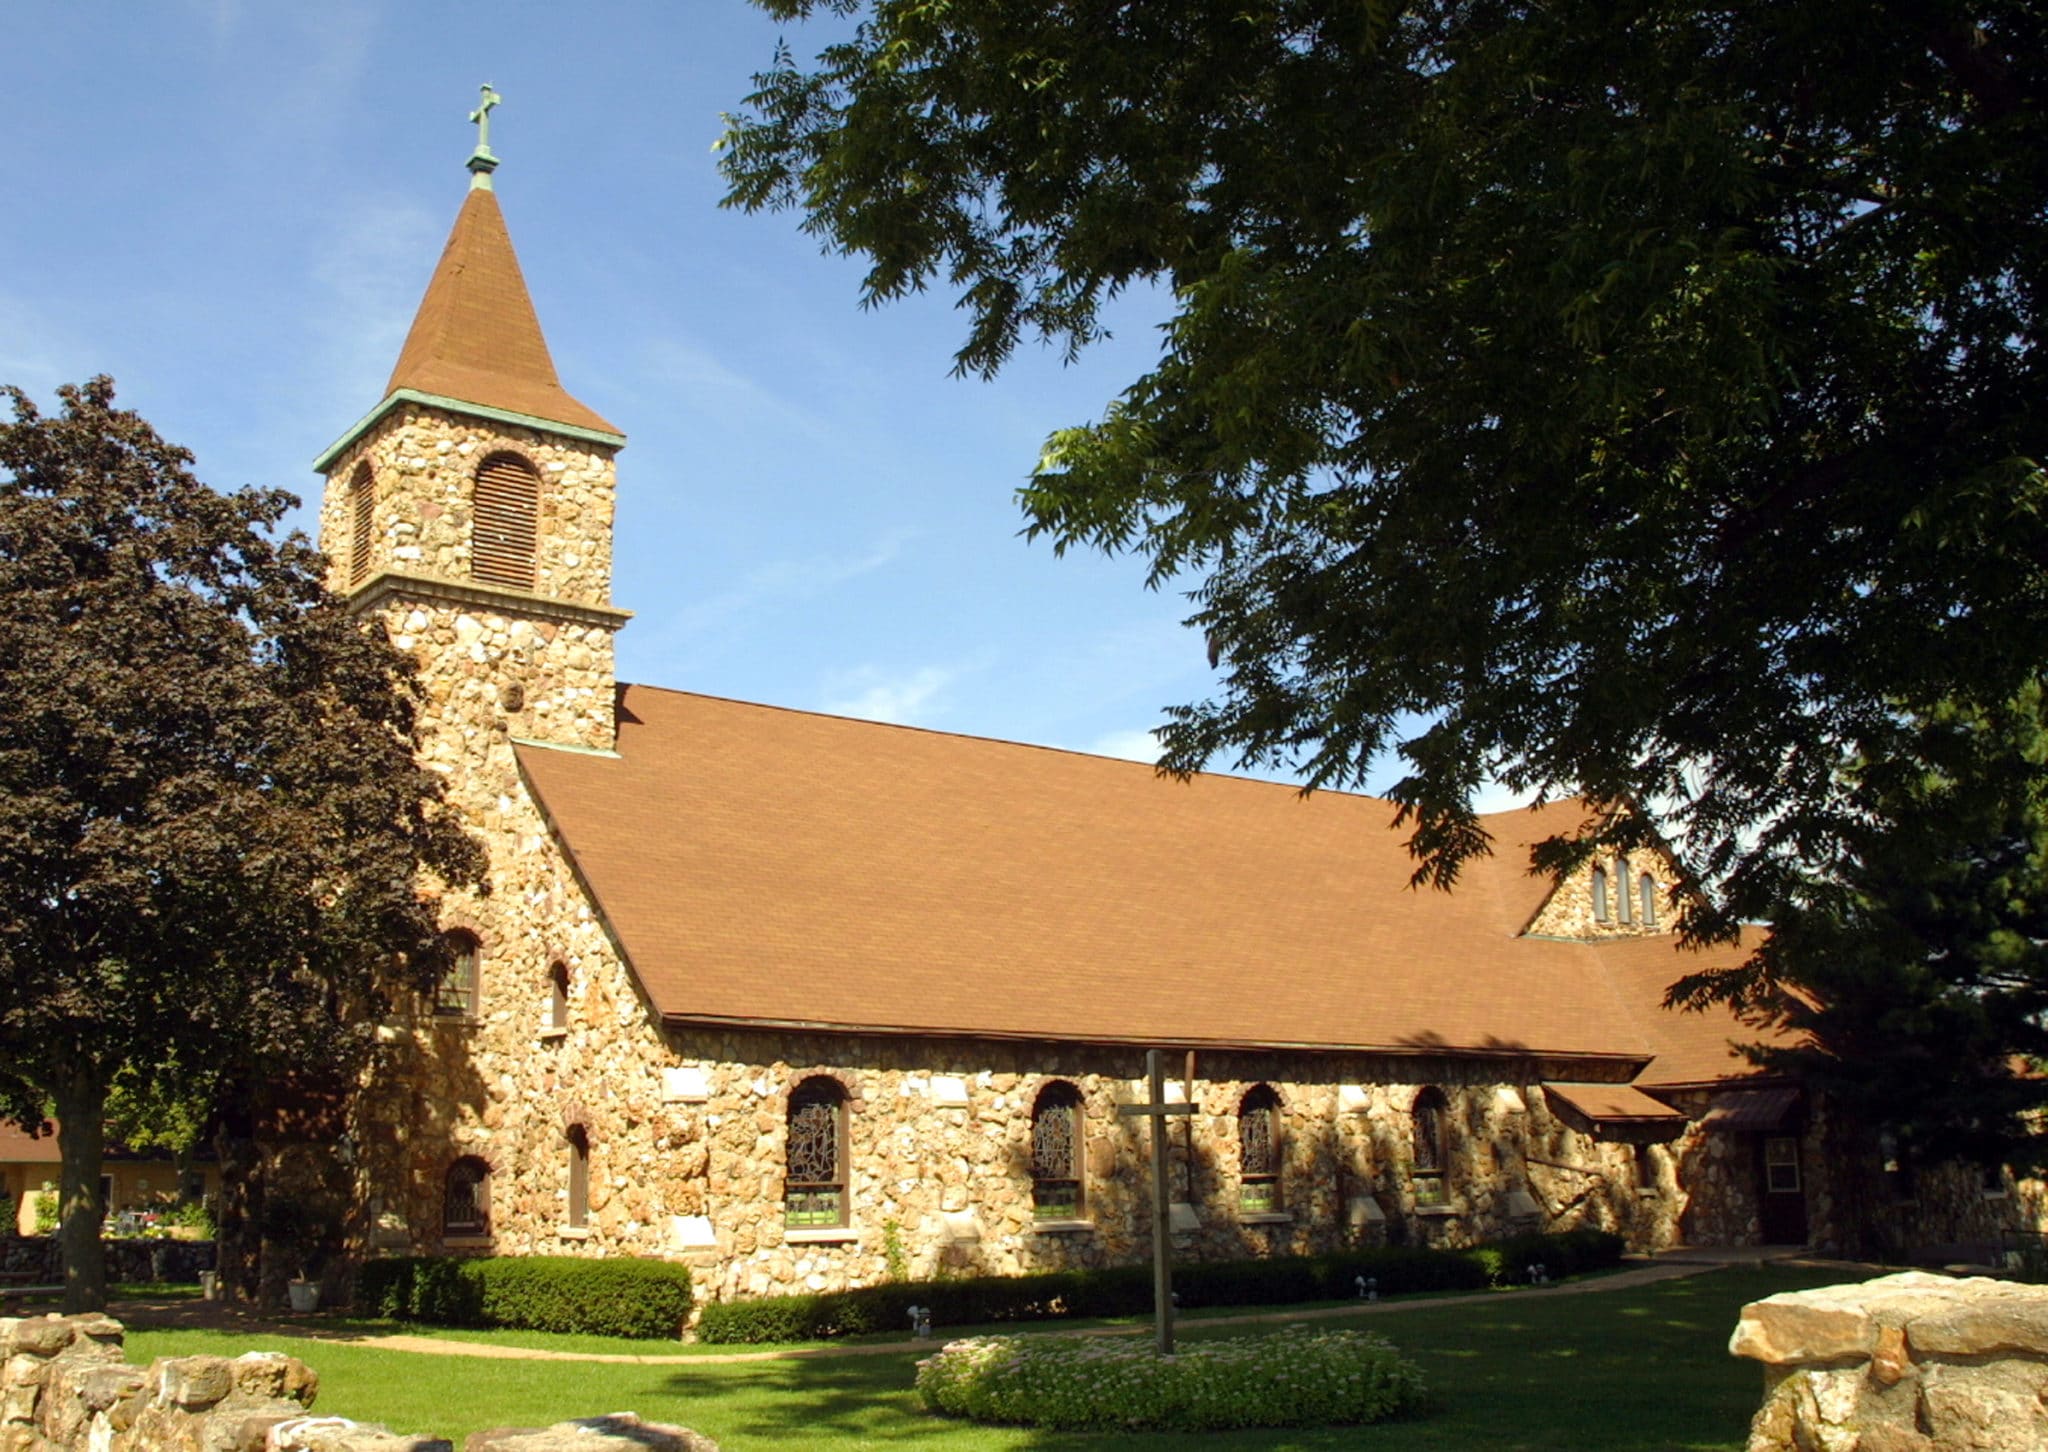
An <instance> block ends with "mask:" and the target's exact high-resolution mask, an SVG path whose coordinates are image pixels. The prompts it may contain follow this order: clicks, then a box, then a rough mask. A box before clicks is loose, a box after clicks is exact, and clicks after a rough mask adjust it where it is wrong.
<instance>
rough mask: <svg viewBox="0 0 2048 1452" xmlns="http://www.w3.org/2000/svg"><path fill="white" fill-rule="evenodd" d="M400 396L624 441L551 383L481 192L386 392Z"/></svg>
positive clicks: (544, 350) (490, 202)
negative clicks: (514, 416) (430, 398)
mask: <svg viewBox="0 0 2048 1452" xmlns="http://www.w3.org/2000/svg"><path fill="white" fill-rule="evenodd" d="M404 389H410V390H412V391H413V392H415V393H423V394H430V395H434V396H437V397H441V398H448V399H454V400H458V401H460V402H463V403H471V404H478V405H480V406H482V407H484V408H489V409H498V410H502V411H504V412H506V413H513V414H524V415H526V416H528V417H530V418H534V419H540V420H545V421H546V422H549V423H557V424H568V425H569V426H571V427H572V428H578V429H590V430H594V431H596V432H599V433H605V434H616V433H618V430H617V429H616V428H614V427H613V426H612V425H611V424H609V423H607V422H606V421H605V419H604V418H603V417H602V416H601V415H599V414H598V413H597V412H596V411H595V410H593V409H590V408H586V407H585V406H584V405H583V404H581V403H578V402H577V401H576V400H575V399H573V398H571V397H570V396H569V393H568V390H567V389H565V388H563V387H562V383H561V380H560V379H559V378H557V377H556V376H555V363H554V359H553V358H552V357H550V356H549V354H548V344H547V339H546V338H544V337H543V336H542V335H541V330H540V319H539V318H538V317H537V316H536V315H535V314H534V311H533V299H532V298H531V297H529V296H528V295H527V291H526V279H525V277H524V276H522V275H521V273H520V271H519V258H518V256H517V254H515V253H514V252H513V250H512V238H511V234H510V233H508V232H507V231H506V230H505V216H504V213H503V212H501V211H500V210H499V209H498V197H497V193H496V192H494V191H490V190H487V189H485V188H482V187H476V188H472V189H471V190H470V192H469V194H468V196H467V197H466V198H465V200H464V201H463V203H462V210H461V211H460V212H458V213H457V214H456V217H455V226H454V228H453V229H452V230H451V231H450V232H449V233H448V245H447V246H446V247H444V248H442V250H441V260H440V262H439V263H437V264H436V265H435V267H434V276H433V280H432V281H430V282H429V283H428V284H427V292H426V296H425V297H423V298H421V299H420V308H419V312H418V313H417V314H416V315H415V316H414V318H413V321H412V331H411V332H410V333H408V334H407V335H406V339H405V347H404V348H403V349H401V350H400V352H399V355H398V366H397V367H395V368H393V369H392V370H391V381H390V383H388V384H386V385H385V389H384V391H385V393H386V395H390V394H394V393H397V392H399V391H401V390H404Z"/></svg>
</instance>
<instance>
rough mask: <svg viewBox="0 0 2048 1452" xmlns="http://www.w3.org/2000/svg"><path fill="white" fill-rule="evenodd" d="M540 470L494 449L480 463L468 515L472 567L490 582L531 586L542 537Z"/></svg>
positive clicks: (474, 573)
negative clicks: (540, 531)
mask: <svg viewBox="0 0 2048 1452" xmlns="http://www.w3.org/2000/svg"><path fill="white" fill-rule="evenodd" d="M539 519H540V475H538V474H536V473H534V471H533V465H531V464H529V463H527V462H526V460H524V459H522V458H520V457H519V456H518V455H517V454H493V455H491V456H490V457H489V458H488V459H485V460H484V461H483V463H482V464H480V465H479V466H478V467H477V471H476V500H475V508H474V511H473V513H472V515H471V519H470V533H469V573H470V577H471V578H472V579H476V580H482V581H483V582H484V583H485V584H489V585H509V586H511V587H512V588H513V589H515V590H531V589H532V588H533V554H534V547H535V543H536V541H537V540H538V538H539Z"/></svg>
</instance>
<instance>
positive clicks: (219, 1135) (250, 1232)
mask: <svg viewBox="0 0 2048 1452" xmlns="http://www.w3.org/2000/svg"><path fill="white" fill-rule="evenodd" d="M224 1097H225V1098H226V1099H227V1100H228V1101H229V1102H228V1103H226V1104H224V1105H223V1108H222V1111H221V1115H220V1118H219V1121H218V1122H217V1124H216V1126H215V1129H214V1137H213V1144H214V1153H215V1155H216V1156H217V1158H218V1159H219V1161H220V1207H219V1212H218V1214H216V1215H215V1217H214V1257H215V1260H214V1263H215V1267H216V1269H217V1270H218V1271H219V1272H220V1286H221V1294H222V1295H223V1296H224V1297H226V1298H227V1299H229V1300H244V1301H248V1300H254V1299H255V1298H256V1286H257V1260H258V1258H257V1239H256V1218H255V1217H256V1215H257V1214H258V1213H260V1211H261V1209H262V1202H263V1193H262V1186H261V1183H260V1168H259V1161H258V1157H257V1152H256V1130H255V1125H254V1123H253V1122H252V1120H251V1117H250V1115H249V1111H248V1108H247V1105H246V1103H245V1096H244V1095H243V1093H242V1092H241V1091H240V1090H239V1089H236V1090H232V1091H231V1092H230V1093H229V1094H228V1095H226V1096H224Z"/></svg>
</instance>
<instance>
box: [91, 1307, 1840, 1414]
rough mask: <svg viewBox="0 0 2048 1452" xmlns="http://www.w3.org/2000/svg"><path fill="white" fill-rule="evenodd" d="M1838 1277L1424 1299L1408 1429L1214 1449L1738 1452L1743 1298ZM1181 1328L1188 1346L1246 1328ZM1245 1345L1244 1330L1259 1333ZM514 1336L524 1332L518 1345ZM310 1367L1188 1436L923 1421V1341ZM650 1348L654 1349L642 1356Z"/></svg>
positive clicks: (369, 1376) (418, 1403) (666, 1401)
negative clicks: (844, 1348) (1423, 1395)
mask: <svg viewBox="0 0 2048 1452" xmlns="http://www.w3.org/2000/svg"><path fill="white" fill-rule="evenodd" d="M1840 1279H1843V1275H1842V1273H1840V1272H1839V1271H1827V1270H1816V1269H1801V1268H1771V1269H1754V1270H1752V1269H1741V1270H1722V1271H1716V1272H1712V1273H1709V1274H1705V1275H1700V1276H1694V1277H1692V1278H1690V1279H1686V1280H1678V1281H1666V1282H1663V1283H1661V1284H1658V1285H1653V1286H1647V1287H1643V1288H1640V1289H1637V1290H1621V1291H1607V1292H1600V1293H1596V1294H1591V1295H1576V1296H1541V1295H1515V1296H1502V1297H1498V1298H1489V1299H1487V1300H1485V1301H1482V1302H1478V1303H1473V1304H1468V1305H1458V1306H1430V1307H1418V1308H1416V1309H1413V1310H1403V1311H1399V1312H1395V1313H1392V1314H1385V1315H1366V1316H1361V1317H1360V1318H1358V1321H1357V1322H1348V1321H1347V1323H1348V1324H1365V1325H1369V1326H1371V1327H1372V1329H1374V1330H1376V1331H1379V1332H1381V1333H1383V1334H1385V1335H1387V1336H1388V1337H1390V1338H1392V1340H1393V1341H1394V1342H1395V1344H1396V1345H1398V1346H1399V1347H1400V1348H1401V1349H1402V1351H1404V1352H1405V1353H1406V1354H1407V1355H1409V1356H1410V1357H1412V1358H1414V1360H1416V1361H1417V1362H1418V1363H1420V1365H1421V1366H1422V1367H1423V1369H1424V1371H1425V1372H1426V1373H1427V1374H1428V1376H1429V1379H1430V1385H1431V1389H1432V1392H1433V1394H1434V1397H1435V1401H1436V1405H1435V1407H1434V1408H1433V1409H1432V1411H1431V1412H1430V1413H1429V1415H1427V1416H1426V1417H1423V1418H1421V1419H1419V1420H1414V1421H1406V1422H1401V1423H1394V1424H1387V1425H1382V1426H1376V1427H1348V1428H1333V1429H1330V1430H1326V1431H1315V1432H1293V1433H1287V1432H1246V1433H1240V1434H1232V1435H1212V1436H1206V1437H1204V1438H1202V1439H1201V1445H1202V1446H1203V1448H1204V1449H1205V1452H1206V1449H1209V1448H1240V1449H1252V1448H1260V1449H1273V1452H1282V1449H1310V1448H1366V1449H1374V1448H1378V1449H1385V1452H1409V1449H1417V1452H1429V1449H1441V1452H1506V1449H1556V1452H1597V1449H1610V1452H1679V1449H1685V1452H1706V1449H1715V1452H1721V1449H1727V1452H1736V1449H1739V1448H1740V1447H1741V1445H1742V1442H1743V1439H1744V1436H1745V1435H1746V1432H1747V1428H1748V1422H1749V1416H1750V1413H1751V1412H1753V1411H1754V1410H1755V1408H1756V1403H1757V1400H1758V1397H1759V1395H1760V1393H1761V1377H1760V1376H1759V1373H1758V1368H1757V1367H1756V1365H1755V1364H1754V1363H1751V1362H1746V1361H1736V1360H1735V1359H1733V1358H1731V1357H1730V1356H1729V1355H1728V1352H1727V1342H1728V1334H1729V1332H1730V1331H1732V1330H1733V1329H1734V1326H1735V1318H1736V1315H1737V1313H1738V1312H1739V1311H1740V1309H1741V1307H1742V1305H1743V1303H1744V1302H1747V1301H1752V1300H1756V1299H1758V1298H1760V1297H1762V1296H1767V1295H1770V1294H1772V1293H1773V1292H1776V1291H1784V1290H1793V1289H1797V1288H1800V1287H1805V1286H1810V1285H1820V1284H1825V1283H1827V1282H1830V1281H1834V1280H1840ZM1247 1329H1248V1328H1242V1327H1236V1328H1224V1327H1217V1328H1210V1329H1201V1328H1198V1327H1189V1328H1188V1329H1187V1332H1186V1334H1187V1335H1188V1336H1189V1337H1194V1336H1221V1335H1241V1334H1247ZM1254 1334H1255V1333H1254ZM522 1339H526V1338H522ZM270 1344H271V1345H272V1346H275V1347H276V1348H277V1349H282V1350H288V1351H290V1352H292V1353H293V1354H294V1355H298V1356H301V1357H303V1358H304V1359H305V1360H307V1361H309V1362H310V1363H311V1364H312V1365H313V1367H314V1368H315V1369H316V1370H317V1371H318V1372H319V1373H320V1380H321V1393H320V1400H319V1404H318V1405H319V1409H320V1410H321V1411H324V1412H327V1413H329V1414H331V1415H343V1416H351V1417H356V1418H358V1419H361V1420H365V1421H376V1422H384V1423H387V1424H388V1425H390V1426H392V1427H393V1428H396V1429H398V1430H401V1431H406V1432H430V1433H434V1434H437V1435H440V1436H444V1437H450V1438H452V1439H454V1441H455V1443H456V1445H457V1446H460V1445H461V1442H462V1439H463V1437H465V1436H466V1435H467V1434H468V1433H470V1432H472V1431H475V1430H477V1429H479V1428H482V1427H488V1426H502V1425H508V1424H509V1425H517V1426H540V1425H544V1424H546V1423H549V1422H555V1421H561V1420H563V1419H566V1418H569V1417H575V1416H589V1415H592V1414H595V1413H599V1412H607V1411H618V1410H623V1409H630V1410H633V1411H636V1412H639V1413H640V1414H641V1415H642V1416H644V1417H647V1418H650V1419H653V1420H657V1421H671V1422H681V1423H683V1424H685V1425H687V1426H691V1427H695V1428H696V1429H697V1430H699V1431H701V1432H704V1433H707V1434H708V1435H710V1436H712V1437H715V1438H717V1439H718V1441H719V1443H720V1444H721V1445H722V1446H724V1447H725V1448H727V1449H728V1452H753V1449H772V1448H786V1449H791V1452H795V1449H804V1448H817V1447H835V1448H837V1447H844V1448H855V1447H866V1448H919V1449H923V1448H934V1449H941V1452H944V1449H969V1448H974V1449H988V1452H997V1449H1003V1452H1026V1449H1029V1452H1040V1449H1043V1452H1068V1449H1074V1452H1079V1449H1100V1452H1108V1449H1111V1448H1117V1449H1122V1448H1131V1449H1135V1452H1146V1449H1158V1452H1165V1449H1168V1448H1174V1449H1179V1448H1181V1447H1182V1446H1184V1444H1185V1442H1186V1440H1187V1439H1186V1438H1185V1437H1180V1436H1166V1435H1161V1436H1129V1435H1119V1436H1114V1437H1109V1436H1075V1435H1064V1434H1060V1435H1055V1434H1051V1433H1043V1432H1035V1431H1031V1430H1027V1429H1019V1428H991V1427H979V1426H973V1425H969V1424H961V1423H954V1422H947V1421H944V1420H942V1419H938V1418H933V1417H929V1416H926V1415H925V1414H924V1413H923V1412H921V1411H920V1410H919V1409H918V1406H917V1401H916V1398H915V1396H914V1395H913V1394H912V1392H911V1390H910V1380H911V1371H912V1363H913V1362H914V1361H915V1360H916V1358H917V1356H918V1355H920V1354H922V1352H923V1351H924V1350H926V1349H928V1348H926V1347H920V1348H917V1349H911V1348H906V1349H904V1350H903V1351H901V1352H892V1353H885V1354H878V1355H867V1356H848V1357H830V1358H818V1359H811V1360H793V1361H774V1362H763V1363H753V1364H748V1365H717V1364H701V1365H681V1366H674V1365H671V1366H649V1365H638V1366H634V1365H608V1364H600V1363H574V1362H548V1361H527V1360H521V1361H511V1360H503V1361H500V1360H485V1359H478V1358H471V1357H438V1356H419V1355H412V1354H408V1353H403V1352H396V1351H383V1350H378V1349H376V1348H374V1347H369V1346H343V1345H331V1344H311V1343H308V1342H305V1341H301V1340H293V1341H289V1342H272V1343H270ZM128 1345H129V1354H130V1356H131V1358H132V1359H134V1360H137V1361H146V1360H148V1359H149V1358H151V1357H154V1356H176V1355H189V1354H192V1353H195V1352H201V1351H208V1352H221V1353H225V1354H229V1355H232V1354H235V1353H238V1352H242V1351H248V1350H253V1349H257V1348H258V1347H259V1346H260V1345H262V1343H260V1342H258V1341H254V1340H250V1339H248V1338H246V1337H231V1336H225V1335H219V1334H215V1333H210V1332H198V1331H148V1332H143V1331H138V1332H135V1333H134V1334H132V1335H131V1336H130V1337H129V1341H128ZM638 1349H639V1350H641V1351H642V1352H646V1351H651V1350H655V1349H656V1348H655V1347H652V1346H649V1345H648V1344H646V1343H640V1344H639V1348H638Z"/></svg>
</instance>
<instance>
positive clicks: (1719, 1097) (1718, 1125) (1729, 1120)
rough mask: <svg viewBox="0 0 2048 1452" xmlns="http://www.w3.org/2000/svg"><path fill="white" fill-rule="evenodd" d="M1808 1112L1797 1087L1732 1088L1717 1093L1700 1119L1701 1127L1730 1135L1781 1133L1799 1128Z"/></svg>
mask: <svg viewBox="0 0 2048 1452" xmlns="http://www.w3.org/2000/svg"><path fill="white" fill-rule="evenodd" d="M1805 1109H1806V1099H1805V1095H1804V1094H1802V1093H1801V1092H1800V1090H1799V1089H1798V1087H1797V1086H1785V1087H1780V1088H1775V1089H1730V1090H1728V1091H1727V1092H1725V1093H1722V1094H1716V1095H1715V1096H1714V1099H1713V1102H1712V1103H1711V1104H1709V1105H1708V1106H1707V1112H1706V1113H1705V1114H1703V1115H1701V1116H1700V1128H1702V1129H1713V1130H1720V1131H1723V1132H1724V1133H1728V1134H1782V1133H1787V1132H1790V1131H1792V1130H1794V1129H1796V1128H1797V1127H1798V1125H1799V1121H1800V1119H1801V1118H1802V1117H1803V1115H1804V1113H1805Z"/></svg>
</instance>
